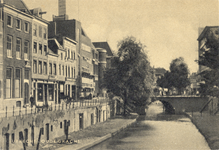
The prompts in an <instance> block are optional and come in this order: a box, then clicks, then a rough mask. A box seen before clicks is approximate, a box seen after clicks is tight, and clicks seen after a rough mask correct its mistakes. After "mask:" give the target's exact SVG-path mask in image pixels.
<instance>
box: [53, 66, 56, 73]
mask: <svg viewBox="0 0 219 150" xmlns="http://www.w3.org/2000/svg"><path fill="white" fill-rule="evenodd" d="M53 74H54V75H56V64H53Z"/></svg>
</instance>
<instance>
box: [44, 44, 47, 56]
mask: <svg viewBox="0 0 219 150" xmlns="http://www.w3.org/2000/svg"><path fill="white" fill-rule="evenodd" d="M46 54H47V46H46V45H44V55H46Z"/></svg>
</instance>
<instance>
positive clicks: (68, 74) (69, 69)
mask: <svg viewBox="0 0 219 150" xmlns="http://www.w3.org/2000/svg"><path fill="white" fill-rule="evenodd" d="M68 77H69V78H70V67H68Z"/></svg>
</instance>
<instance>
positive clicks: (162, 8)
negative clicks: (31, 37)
mask: <svg viewBox="0 0 219 150" xmlns="http://www.w3.org/2000/svg"><path fill="white" fill-rule="evenodd" d="M23 1H24V2H25V3H26V4H27V6H28V8H29V9H32V8H37V7H41V8H42V10H43V11H46V12H47V14H45V15H44V16H43V18H44V19H47V20H49V21H51V20H52V15H58V0H23ZM67 14H68V15H69V19H77V20H79V21H81V23H82V27H83V28H84V30H85V32H86V34H87V35H88V36H89V37H90V38H91V40H92V42H98V41H108V43H109V45H110V46H111V48H112V49H113V50H117V42H118V41H120V40H122V39H123V38H124V37H127V36H134V37H136V38H137V39H138V40H139V41H141V43H143V44H144V45H146V46H147V54H148V56H149V59H150V62H151V65H152V66H154V67H164V68H165V69H169V65H170V62H171V61H172V60H173V59H175V58H177V57H184V59H185V62H186V63H187V64H188V67H189V69H190V72H196V71H197V69H198V65H197V63H196V62H194V61H195V60H196V59H197V58H198V51H197V50H198V42H197V38H198V28H199V27H205V26H217V25H219V0H67Z"/></svg>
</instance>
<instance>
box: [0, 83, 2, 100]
mask: <svg viewBox="0 0 219 150" xmlns="http://www.w3.org/2000/svg"><path fill="white" fill-rule="evenodd" d="M1 89H2V81H0V98H1V97H2V93H1Z"/></svg>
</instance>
